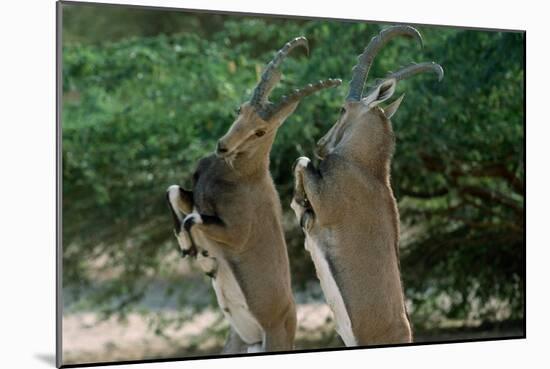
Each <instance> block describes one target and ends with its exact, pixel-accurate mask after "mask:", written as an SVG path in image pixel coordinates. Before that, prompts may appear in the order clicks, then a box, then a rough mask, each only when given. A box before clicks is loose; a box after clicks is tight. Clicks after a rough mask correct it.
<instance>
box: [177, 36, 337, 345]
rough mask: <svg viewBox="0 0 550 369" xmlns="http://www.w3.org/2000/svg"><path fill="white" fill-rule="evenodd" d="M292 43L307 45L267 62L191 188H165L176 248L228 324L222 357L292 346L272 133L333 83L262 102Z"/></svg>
mask: <svg viewBox="0 0 550 369" xmlns="http://www.w3.org/2000/svg"><path fill="white" fill-rule="evenodd" d="M297 46H303V47H306V48H307V40H306V39H305V38H304V37H298V38H296V39H294V40H292V41H290V42H289V43H287V44H286V45H285V46H284V47H283V48H282V49H281V50H280V51H279V52H278V53H277V54H276V55H275V57H274V59H273V60H272V61H271V62H270V63H269V64H268V66H267V67H266V69H265V71H264V72H263V74H262V77H261V81H260V82H259V83H258V85H257V87H256V89H255V90H254V93H253V96H252V98H251V99H250V101H248V102H246V103H244V104H243V105H241V108H240V111H239V114H238V117H237V119H236V120H235V122H234V123H233V124H232V126H231V127H230V128H229V130H228V132H227V133H226V134H225V135H224V136H223V137H222V138H221V139H220V140H219V142H218V144H217V148H216V153H215V154H212V155H209V156H207V157H205V158H203V159H201V160H200V161H199V163H198V165H197V169H196V171H195V174H194V175H193V190H192V191H186V190H183V189H181V188H180V187H179V186H171V187H170V188H169V189H168V202H169V205H170V209H171V210H172V213H173V215H174V222H175V232H176V237H177V239H178V242H179V244H180V247H181V249H182V250H183V253H184V254H185V255H196V258H197V261H198V263H199V265H200V266H201V267H202V268H203V270H204V271H205V273H207V274H208V275H209V276H211V277H212V286H213V287H214V290H215V292H216V297H217V299H218V304H219V305H220V308H221V309H222V311H223V313H224V315H225V317H226V318H227V320H228V321H229V322H230V326H231V332H230V334H229V337H228V339H227V342H226V345H225V348H224V352H225V353H237V352H250V351H257V350H260V351H276V350H290V349H292V348H293V343H294V336H295V330H296V308H295V304H294V299H293V296H292V291H291V287H290V270H289V262H288V255H287V249H286V244H285V239H284V234H283V227H282V215H281V213H282V210H281V203H280V200H279V196H278V194H277V191H276V190H275V186H274V184H273V179H272V178H271V175H270V174H269V153H270V151H271V146H272V144H273V140H274V138H275V134H276V132H277V128H279V127H280V126H281V124H282V123H283V122H284V121H285V119H286V118H287V117H288V116H289V115H290V114H292V112H293V111H294V110H295V109H296V107H297V105H298V103H299V102H300V100H301V98H303V97H304V96H307V95H310V94H312V93H314V92H316V91H319V90H321V89H324V88H328V87H333V86H337V85H339V84H340V83H341V82H340V81H339V80H327V81H324V82H319V83H316V84H313V85H308V86H306V87H305V88H303V89H300V90H295V91H294V93H293V94H291V95H290V96H289V97H286V98H283V99H282V101H281V102H280V103H278V104H273V103H271V102H269V101H268V99H267V97H268V95H269V92H270V91H271V90H272V89H273V88H274V87H275V85H276V83H277V81H278V80H279V78H280V72H279V70H278V67H279V65H280V64H281V63H282V61H283V60H284V58H285V57H286V55H287V54H288V53H289V52H290V51H291V50H292V49H293V48H295V47H297Z"/></svg>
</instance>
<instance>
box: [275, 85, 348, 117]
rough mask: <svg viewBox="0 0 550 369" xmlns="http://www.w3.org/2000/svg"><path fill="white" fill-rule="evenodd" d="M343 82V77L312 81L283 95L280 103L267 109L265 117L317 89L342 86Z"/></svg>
mask: <svg viewBox="0 0 550 369" xmlns="http://www.w3.org/2000/svg"><path fill="white" fill-rule="evenodd" d="M341 84H342V80H341V79H332V78H329V79H326V80H324V81H319V82H317V83H310V84H308V85H307V86H305V87H303V88H301V89H295V90H294V91H293V92H292V94H290V95H289V96H283V97H282V99H281V101H280V102H279V103H278V104H276V105H275V104H274V105H271V106H269V107H266V109H265V113H266V116H265V119H269V118H270V117H271V116H273V115H274V114H275V113H277V112H278V111H280V110H282V109H284V108H285V107H286V106H288V105H291V104H293V103H295V102H297V101H300V100H301V99H303V98H304V97H306V96H309V95H312V94H314V93H315V92H317V91H320V90H324V89H326V88H331V87H336V86H340V85H341Z"/></svg>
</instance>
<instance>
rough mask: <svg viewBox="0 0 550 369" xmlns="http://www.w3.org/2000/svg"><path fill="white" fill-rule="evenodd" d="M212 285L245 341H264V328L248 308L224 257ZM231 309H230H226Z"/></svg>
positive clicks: (229, 317) (219, 302)
mask: <svg viewBox="0 0 550 369" xmlns="http://www.w3.org/2000/svg"><path fill="white" fill-rule="evenodd" d="M212 286H213V287H214V291H215V292H216V297H217V298H218V304H219V305H220V308H221V309H222V311H223V314H224V315H225V317H226V318H227V320H228V321H229V323H230V324H231V326H232V327H233V328H234V329H235V330H236V331H237V333H238V334H239V336H240V337H241V338H242V339H243V341H244V342H246V343H248V344H250V345H252V344H256V343H258V342H262V337H263V333H264V332H263V329H262V327H261V326H260V324H259V323H258V321H257V320H256V318H255V317H254V316H253V315H252V313H251V312H250V310H249V309H248V305H247V303H246V298H245V296H244V294H243V292H242V290H241V287H240V286H239V284H238V283H237V280H236V279H235V276H234V275H233V272H232V271H231V268H230V267H229V265H228V264H227V262H226V261H225V260H223V259H222V258H220V259H219V262H218V271H217V273H216V278H214V279H212ZM226 309H229V311H226Z"/></svg>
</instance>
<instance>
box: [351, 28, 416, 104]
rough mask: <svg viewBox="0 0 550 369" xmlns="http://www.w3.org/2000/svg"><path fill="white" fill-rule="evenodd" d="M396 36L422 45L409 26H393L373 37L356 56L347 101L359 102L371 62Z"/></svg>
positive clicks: (413, 29)
mask: <svg viewBox="0 0 550 369" xmlns="http://www.w3.org/2000/svg"><path fill="white" fill-rule="evenodd" d="M397 36H404V37H411V38H416V39H417V40H418V42H420V45H422V36H421V35H420V32H418V31H417V30H416V29H415V28H414V27H411V26H393V27H389V28H386V29H384V30H382V31H381V32H380V33H379V34H378V35H377V36H374V37H373V38H372V39H371V41H370V42H369V44H368V45H367V47H366V48H365V50H364V51H363V53H362V54H361V55H359V56H358V62H357V64H356V65H355V66H354V67H353V69H352V77H351V82H350V88H349V93H348V96H347V98H346V100H347V101H359V100H361V96H362V94H363V87H364V85H365V81H366V80H367V76H368V74H369V69H370V67H371V65H372V62H373V60H374V58H375V56H376V54H378V52H379V51H380V50H381V49H382V47H384V45H385V44H386V43H388V41H390V40H391V39H393V38H394V37H397Z"/></svg>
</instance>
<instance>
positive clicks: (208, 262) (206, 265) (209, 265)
mask: <svg viewBox="0 0 550 369" xmlns="http://www.w3.org/2000/svg"><path fill="white" fill-rule="evenodd" d="M197 263H198V264H199V267H200V268H201V270H202V271H203V272H204V273H212V272H214V271H216V269H217V268H218V261H217V260H216V258H213V257H211V256H204V255H203V254H202V252H200V251H199V253H198V254H197Z"/></svg>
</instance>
